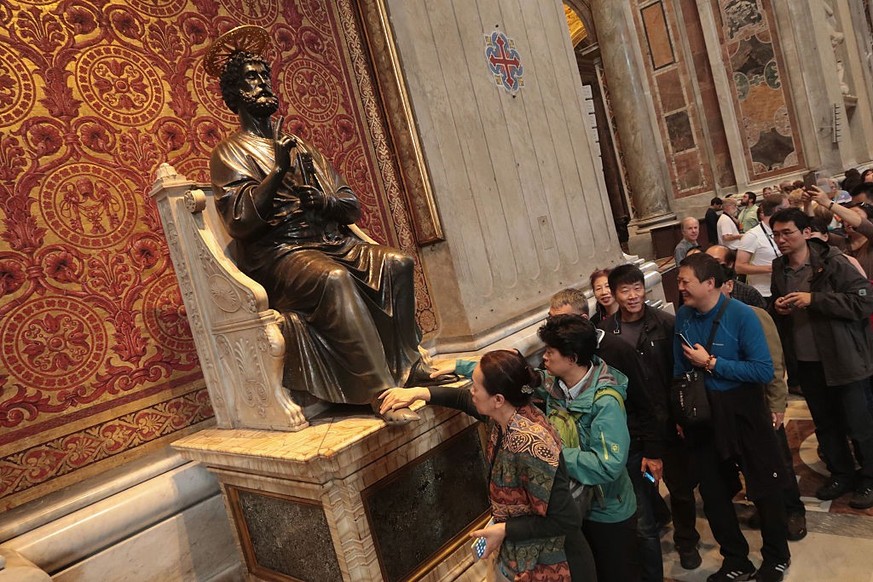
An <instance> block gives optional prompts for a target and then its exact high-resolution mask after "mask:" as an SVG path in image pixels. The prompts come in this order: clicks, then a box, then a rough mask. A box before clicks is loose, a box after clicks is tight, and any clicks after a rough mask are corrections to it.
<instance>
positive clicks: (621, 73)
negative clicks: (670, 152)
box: [590, 0, 675, 227]
mask: <svg viewBox="0 0 873 582" xmlns="http://www.w3.org/2000/svg"><path fill="white" fill-rule="evenodd" d="M590 7H591V15H592V17H593V19H594V28H595V30H596V32H597V42H598V45H599V46H600V55H601V58H602V59H603V69H604V72H605V74H606V82H607V84H608V86H609V94H610V101H611V103H612V111H613V114H614V115H615V121H616V125H617V126H618V134H619V138H620V139H621V149H622V154H623V155H622V158H623V163H624V165H625V168H626V170H627V179H628V182H629V184H628V185H629V186H630V190H631V197H632V198H633V203H634V208H635V211H636V212H635V216H634V219H635V223H636V225H637V226H639V227H644V226H650V225H652V224H654V223H658V222H662V221H667V220H672V219H674V218H675V214H673V212H671V210H670V199H671V198H672V193H673V188H672V186H671V185H670V179H669V176H668V174H667V166H666V161H665V159H664V150H663V147H662V146H661V143H660V141H659V139H658V136H657V135H656V133H655V132H656V124H655V123H653V119H652V116H653V115H654V109H653V108H652V107H650V106H649V99H651V97H649V98H648V99H647V98H646V96H647V95H649V91H648V86H649V85H648V80H647V79H646V78H645V75H644V74H643V69H642V66H641V63H640V59H641V54H640V52H639V51H638V50H636V48H637V45H638V42H639V41H638V39H637V32H636V29H635V28H634V27H633V14H632V13H631V4H630V1H629V0H593V1H592V2H591V4H590Z"/></svg>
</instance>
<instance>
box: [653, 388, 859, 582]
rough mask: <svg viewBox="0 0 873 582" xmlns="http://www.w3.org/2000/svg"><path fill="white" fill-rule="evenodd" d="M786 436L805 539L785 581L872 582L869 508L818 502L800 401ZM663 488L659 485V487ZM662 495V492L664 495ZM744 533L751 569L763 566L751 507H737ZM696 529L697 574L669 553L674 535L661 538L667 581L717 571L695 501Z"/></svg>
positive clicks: (794, 545) (808, 424)
mask: <svg viewBox="0 0 873 582" xmlns="http://www.w3.org/2000/svg"><path fill="white" fill-rule="evenodd" d="M785 426H786V432H787V434H788V442H789V444H790V445H791V449H792V453H793V454H794V467H795V471H796V472H797V475H798V479H799V486H800V491H801V499H802V500H803V501H804V503H805V504H806V509H807V512H806V523H807V529H808V531H809V534H808V535H807V536H806V537H805V538H804V539H802V540H801V541H799V542H791V543H790V549H791V567H790V568H789V569H788V571H787V573H786V576H785V580H786V581H787V582H819V581H830V580H838V581H840V582H873V509H869V510H866V511H858V510H854V509H851V508H850V507H849V506H848V505H847V503H848V499H849V496H848V495H846V496H844V497H842V498H840V499H837V500H834V501H827V502H822V501H819V500H818V499H816V498H815V497H814V496H813V491H815V489H816V488H817V487H818V486H819V485H821V484H822V483H823V482H824V479H825V475H826V474H827V471H826V470H825V468H824V464H823V463H822V462H821V461H820V460H819V458H818V455H817V453H816V449H817V448H818V443H817V441H816V438H815V433H814V432H813V430H814V426H813V424H812V419H811V418H810V415H809V410H808V409H807V407H806V403H805V402H804V400H803V399H802V398H798V397H795V396H792V397H791V400H790V401H789V407H788V411H787V413H786V425H785ZM662 487H663V486H662ZM664 493H665V494H666V491H664ZM736 505H737V511H738V513H739V515H740V523H741V524H743V525H744V527H743V533H744V534H745V535H746V538H747V539H748V540H749V546H750V547H751V548H752V553H751V555H750V556H749V557H750V559H751V560H752V562H754V563H755V565H760V564H761V553H760V551H759V550H760V547H761V534H760V532H759V531H756V530H751V529H749V528H747V527H745V518H746V517H747V516H748V515H749V513H750V510H751V506H750V505H748V504H746V503H745V502H744V501H740V500H738V501H737V502H736ZM698 515H699V516H701V517H699V518H698V520H697V529H698V531H699V532H700V536H701V543H700V554H701V556H702V557H703V565H701V566H700V567H699V568H697V569H696V570H692V571H688V570H683V569H682V567H681V566H680V565H679V556H678V555H677V554H676V552H675V551H673V543H672V530H670V529H668V530H667V531H665V533H664V536H663V537H662V539H661V546H662V548H663V552H664V575H665V579H666V580H668V581H689V582H690V581H702V580H706V577H707V576H709V575H710V574H712V573H713V572H715V571H716V570H718V568H719V567H720V566H721V555H720V554H719V552H718V546H717V545H716V544H715V540H714V539H713V537H712V532H711V531H710V529H709V525H708V523H707V521H706V519H703V518H702V515H703V511H702V508H700V504H699V502H698Z"/></svg>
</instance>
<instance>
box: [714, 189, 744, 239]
mask: <svg viewBox="0 0 873 582" xmlns="http://www.w3.org/2000/svg"><path fill="white" fill-rule="evenodd" d="M736 215H737V201H736V200H734V199H733V198H725V201H724V205H723V206H722V214H721V216H720V217H719V219H718V224H717V225H716V230H718V244H720V245H724V246H726V247H727V248H729V249H731V250H734V251H735V250H737V248H738V247H739V245H740V239H742V238H743V235H741V234H740V229H739V227H737V220H736V218H735V216H736Z"/></svg>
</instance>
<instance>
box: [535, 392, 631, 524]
mask: <svg viewBox="0 0 873 582" xmlns="http://www.w3.org/2000/svg"><path fill="white" fill-rule="evenodd" d="M606 395H609V396H612V397H613V398H615V399H616V400H618V404H619V406H621V409H622V410H624V398H622V396H621V394H620V393H619V392H618V390H616V389H614V388H600V389H598V390H597V392H595V393H594V402H597V401H598V400H599V399H600V398H601V397H603V396H606ZM580 416H582V413H581V412H570V411H569V410H567V409H566V408H564V407H562V406H554V405H552V409H551V410H550V411H549V414H548V417H549V422H550V423H551V424H552V426H553V427H555V430H556V431H558V434H559V435H560V436H561V443H562V444H563V445H564V446H565V447H570V448H577V449H578V448H581V447H580V444H581V442H580V441H579V427H578V426H577V424H576V423H577V422H578V421H579V417H580ZM604 446H605V445H604ZM595 489H596V491H597V492H599V494H600V496H601V497H602V496H603V492H602V491H601V490H600V487H599V486H598V487H596V488H595V487H592V486H591V485H583V484H582V483H579V482H578V481H576V480H575V479H572V478H571V479H570V495H571V496H572V497H573V501H575V502H576V506H577V507H578V508H579V513H580V514H581V515H582V517H583V518H584V517H586V516H587V515H588V512H589V511H590V510H591V501H592V499H593V498H594V496H595Z"/></svg>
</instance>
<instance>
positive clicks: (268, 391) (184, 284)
mask: <svg viewBox="0 0 873 582" xmlns="http://www.w3.org/2000/svg"><path fill="white" fill-rule="evenodd" d="M151 196H152V198H153V199H154V200H155V202H156V203H157V206H158V212H159V213H160V217H161V222H162V224H163V226H164V232H165V234H166V237H167V241H168V242H169V246H170V257H171V259H172V261H173V267H174V268H175V271H176V276H177V278H178V280H179V287H180V289H181V291H182V299H183V301H184V303H185V310H186V311H187V314H188V322H189V324H190V327H191V333H192V334H193V336H194V343H195V345H196V347H197V356H198V358H199V359H200V365H201V368H202V370H203V375H204V377H205V379H206V387H207V389H208V391H209V397H210V399H211V400H212V405H213V408H214V409H215V416H216V421H217V423H218V426H219V427H220V428H257V429H269V430H286V431H296V430H300V429H302V428H305V427H306V426H308V423H307V421H306V419H305V417H304V415H303V411H302V409H301V408H300V406H298V405H297V404H296V403H295V402H294V401H293V400H292V398H291V395H290V394H289V392H288V390H286V389H285V387H284V386H283V385H282V373H283V365H284V358H285V340H284V338H283V336H282V331H281V328H280V324H281V316H280V315H279V313H277V312H276V311H274V310H273V309H270V308H269V303H268V299H267V293H266V291H265V290H264V288H263V286H261V285H260V284H259V283H258V282H256V281H254V280H253V279H251V278H250V277H248V276H247V275H245V274H244V273H243V272H242V271H240V270H239V269H238V268H237V266H236V264H235V263H234V261H233V257H232V244H233V239H231V238H230V236H229V235H227V233H226V231H225V230H224V227H223V225H222V224H221V221H220V218H219V217H218V213H217V211H216V209H215V205H214V204H213V202H212V200H211V198H212V191H211V188H210V187H209V186H204V185H196V184H195V183H194V182H192V181H189V180H187V179H185V178H184V177H183V176H180V175H178V174H177V173H176V171H175V170H174V169H173V168H172V167H171V166H169V165H168V164H162V165H161V167H160V168H159V170H158V178H157V180H156V181H155V184H154V186H153V188H152V192H151Z"/></svg>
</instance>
